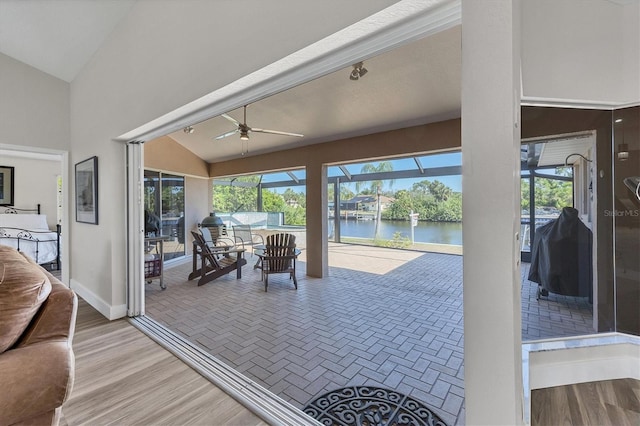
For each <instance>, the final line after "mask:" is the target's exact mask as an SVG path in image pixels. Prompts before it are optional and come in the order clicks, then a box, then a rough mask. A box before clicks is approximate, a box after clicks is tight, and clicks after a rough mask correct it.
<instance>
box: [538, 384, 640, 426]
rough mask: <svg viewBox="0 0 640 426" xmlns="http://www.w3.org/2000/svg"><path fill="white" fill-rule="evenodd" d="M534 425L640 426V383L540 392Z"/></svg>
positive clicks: (596, 385)
mask: <svg viewBox="0 0 640 426" xmlns="http://www.w3.org/2000/svg"><path fill="white" fill-rule="evenodd" d="M531 425H532V426H536V425H599V426H604V425H615V426H627V425H629V426H638V425H640V381H638V380H635V379H618V380H604V381H600V382H590V383H579V384H574V385H567V386H557V387H553V388H547V389H536V390H534V391H533V392H532V393H531Z"/></svg>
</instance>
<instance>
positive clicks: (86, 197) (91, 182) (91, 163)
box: [75, 157, 98, 225]
mask: <svg viewBox="0 0 640 426" xmlns="http://www.w3.org/2000/svg"><path fill="white" fill-rule="evenodd" d="M75 175H76V222H84V223H92V224H94V225H97V224H98V157H91V158H88V159H86V160H84V161H81V162H79V163H77V164H76V173H75Z"/></svg>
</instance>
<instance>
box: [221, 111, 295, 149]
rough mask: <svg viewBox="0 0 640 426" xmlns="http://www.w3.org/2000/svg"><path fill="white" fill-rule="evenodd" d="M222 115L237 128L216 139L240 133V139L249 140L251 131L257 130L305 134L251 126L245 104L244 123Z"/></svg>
mask: <svg viewBox="0 0 640 426" xmlns="http://www.w3.org/2000/svg"><path fill="white" fill-rule="evenodd" d="M222 116H223V117H224V118H226V119H227V120H229V121H230V122H232V123H233V124H235V125H236V126H237V127H236V129H235V130H232V131H231V132H227V133H223V134H221V135H219V136H216V137H215V139H217V140H219V139H224V138H226V137H228V136H232V135H235V134H236V133H240V139H242V140H243V141H247V140H249V133H252V132H255V133H270V134H273V135H284V136H296V137H299V138H301V137H303V136H304V135H301V134H299V133H291V132H281V131H278V130H267V129H258V128H255V127H249V126H248V125H247V106H246V105H245V106H244V121H243V122H242V123H240V122H238V120H236V119H235V118H233V117H231V116H229V115H227V114H222Z"/></svg>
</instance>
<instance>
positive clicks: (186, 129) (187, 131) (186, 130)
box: [182, 126, 195, 135]
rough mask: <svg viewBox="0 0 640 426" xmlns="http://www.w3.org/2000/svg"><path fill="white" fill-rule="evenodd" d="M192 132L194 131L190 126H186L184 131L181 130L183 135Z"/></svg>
mask: <svg viewBox="0 0 640 426" xmlns="http://www.w3.org/2000/svg"><path fill="white" fill-rule="evenodd" d="M194 130H195V129H194V128H193V127H191V126H187V127H185V128H184V129H182V131H183V132H185V133H187V134H189V135H190V134H192V133H193V131H194Z"/></svg>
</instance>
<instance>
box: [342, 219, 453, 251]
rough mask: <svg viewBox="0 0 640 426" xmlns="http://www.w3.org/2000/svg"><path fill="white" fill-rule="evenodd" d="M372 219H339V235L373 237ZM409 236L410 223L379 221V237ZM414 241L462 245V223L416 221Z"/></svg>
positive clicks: (388, 238) (373, 223)
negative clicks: (397, 234) (397, 233)
mask: <svg viewBox="0 0 640 426" xmlns="http://www.w3.org/2000/svg"><path fill="white" fill-rule="evenodd" d="M375 226H376V223H375V221H374V220H358V221H356V220H344V219H342V220H340V235H342V236H343V237H356V238H373V236H374V233H375ZM396 232H400V233H401V234H402V236H404V237H407V238H411V225H410V223H409V222H408V221H407V222H405V221H394V220H383V221H381V222H380V237H381V238H383V239H387V240H390V239H392V238H393V234H394V233H396ZM413 232H414V238H415V242H417V243H435V244H456V245H462V223H460V222H418V225H417V226H416V227H415V228H414V229H413Z"/></svg>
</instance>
